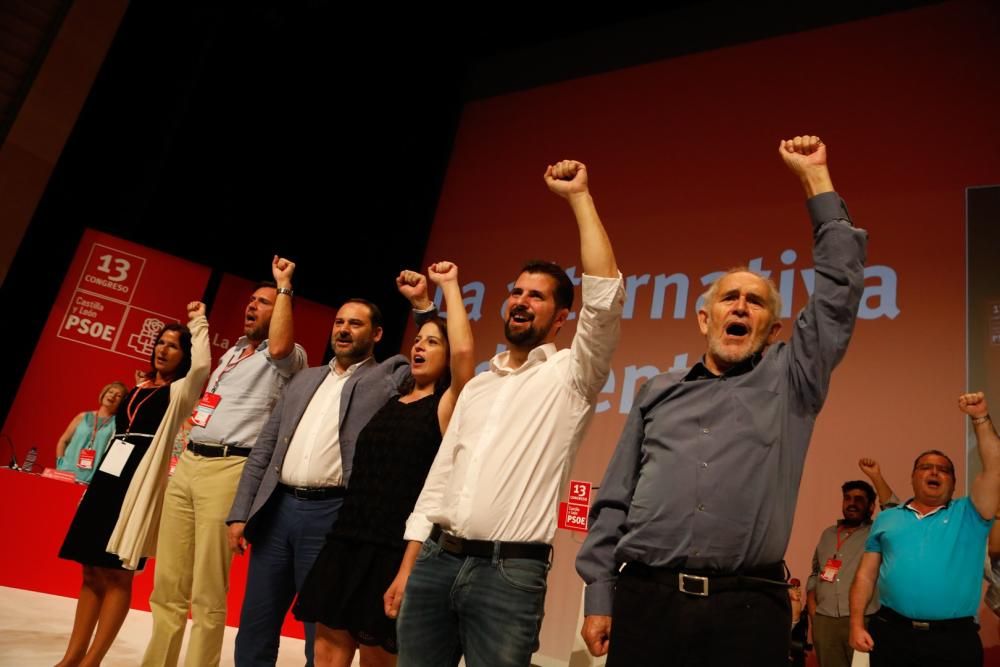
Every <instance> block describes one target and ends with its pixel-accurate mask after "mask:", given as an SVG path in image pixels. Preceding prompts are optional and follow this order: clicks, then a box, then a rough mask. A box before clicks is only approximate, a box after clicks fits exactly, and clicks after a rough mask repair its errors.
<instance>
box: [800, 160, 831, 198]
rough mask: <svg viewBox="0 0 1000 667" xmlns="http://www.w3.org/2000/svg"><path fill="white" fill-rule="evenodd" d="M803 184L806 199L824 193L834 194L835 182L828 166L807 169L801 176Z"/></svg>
mask: <svg viewBox="0 0 1000 667" xmlns="http://www.w3.org/2000/svg"><path fill="white" fill-rule="evenodd" d="M799 181H800V182H801V183H802V190H803V191H804V192H805V193H806V197H815V196H816V195H821V194H823V193H824V192H833V181H832V180H831V179H830V170H829V169H827V167H826V165H823V166H821V167H815V168H813V169H807V170H806V171H804V172H803V173H802V174H801V175H800V176H799Z"/></svg>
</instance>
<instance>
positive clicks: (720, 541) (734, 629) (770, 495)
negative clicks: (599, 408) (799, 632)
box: [577, 136, 867, 667]
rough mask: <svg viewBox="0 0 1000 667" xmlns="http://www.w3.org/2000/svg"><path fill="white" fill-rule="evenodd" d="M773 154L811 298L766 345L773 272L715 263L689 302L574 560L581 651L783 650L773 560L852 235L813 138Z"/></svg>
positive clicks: (845, 299) (768, 658)
mask: <svg viewBox="0 0 1000 667" xmlns="http://www.w3.org/2000/svg"><path fill="white" fill-rule="evenodd" d="M779 153H780V155H781V157H782V159H783V160H784V162H785V164H786V165H787V166H788V167H789V168H790V169H791V170H792V172H793V173H794V174H795V175H796V176H797V177H798V178H799V180H800V182H801V183H802V186H803V188H804V190H805V192H806V196H807V197H808V201H807V207H808V210H809V214H810V217H811V218H812V226H813V238H814V246H813V255H814V260H815V271H814V274H813V275H814V280H813V286H812V295H811V297H810V299H809V303H808V304H807V305H806V307H805V308H804V309H803V310H802V312H801V313H799V315H798V317H797V318H796V320H795V322H794V325H793V330H794V331H793V334H792V337H791V341H790V342H788V343H784V342H776V340H777V336H778V333H779V331H780V329H781V322H780V321H779V319H778V313H780V312H781V310H780V304H779V295H778V293H777V290H776V289H775V288H774V285H773V283H771V282H770V281H768V280H766V279H765V278H763V277H761V276H759V275H756V274H754V273H752V272H750V271H747V270H745V269H738V270H733V271H729V272H727V273H725V274H724V275H723V276H722V277H721V278H719V280H717V281H716V282H715V283H713V285H712V286H711V287H710V289H709V291H708V292H707V293H706V295H705V300H704V305H703V306H702V308H701V309H700V310H699V312H698V323H699V327H700V329H701V332H702V333H703V334H704V335H705V337H706V341H707V344H708V350H707V351H706V353H705V356H704V358H703V360H702V362H700V363H698V364H696V365H695V366H694V368H692V369H690V370H689V371H686V372H685V371H680V372H671V373H666V374H663V375H659V376H657V377H655V378H653V379H651V380H650V381H649V382H647V383H646V385H645V386H644V387H643V389H642V390H641V392H640V394H639V396H638V397H637V399H636V402H635V405H634V407H633V409H632V412H631V413H630V414H629V417H628V420H627V422H626V425H625V429H624V432H623V433H622V436H621V439H620V441H619V443H618V447H617V449H616V451H615V453H614V456H613V458H612V460H611V462H610V464H609V466H608V470H607V472H606V474H605V477H604V481H603V482H602V484H601V490H600V493H599V494H598V496H597V500H596V502H595V504H594V507H593V510H592V511H591V531H590V534H589V535H588V536H587V540H586V542H585V543H584V546H583V548H582V549H581V551H580V554H579V557H578V559H577V570H578V571H579V572H580V575H581V576H582V577H583V579H584V581H585V582H586V583H587V589H586V595H585V610H584V613H585V615H586V619H585V622H584V627H583V637H584V640H585V641H586V642H587V646H588V648H589V650H590V651H591V653H593V654H594V655H602V654H604V653H606V652H609V649H610V653H609V656H608V663H607V664H608V665H609V666H611V667H613V666H615V665H629V666H634V665H645V664H659V663H661V662H662V660H663V656H670V658H671V660H672V661H671V663H670V664H678V665H716V664H733V665H736V664H739V665H768V666H773V665H778V664H782V663H783V662H786V661H787V659H788V647H789V627H790V620H791V615H790V608H789V602H788V595H787V592H786V586H785V584H784V581H785V578H786V577H785V570H784V565H783V562H782V559H783V557H784V553H785V548H786V547H787V544H788V538H789V535H790V533H791V529H792V517H793V515H794V512H795V502H796V498H797V496H798V489H799V481H800V478H801V475H802V467H803V465H804V463H805V456H806V449H807V447H808V445H809V439H810V436H811V435H812V430H813V424H814V423H815V419H816V415H817V414H818V413H819V410H820V408H821V407H822V405H823V402H824V400H825V398H826V393H827V388H828V386H829V382H830V376H831V373H832V371H833V368H834V366H836V365H837V363H838V362H839V361H840V359H841V358H842V357H843V355H844V353H845V351H846V349H847V344H848V341H849V340H850V337H851V332H852V331H853V328H854V321H855V318H856V315H857V310H858V304H859V302H860V299H861V294H862V288H863V279H864V260H865V248H866V245H867V235H866V234H865V232H863V231H861V230H859V229H856V228H855V227H854V226H853V225H852V224H851V221H850V218H849V216H848V213H847V208H846V206H845V205H844V203H843V201H842V200H841V199H840V197H838V196H837V194H836V193H835V192H834V191H833V184H832V182H831V180H830V175H829V171H828V169H827V165H826V147H825V146H824V145H823V143H822V142H821V141H820V140H819V138H818V137H812V136H806V137H796V138H795V139H792V140H787V141H782V142H781V143H780V145H779ZM765 351H766V354H765ZM622 565H624V568H623V569H621V566H622ZM620 569H621V571H620V572H619V570H620ZM612 618H614V623H613V625H612Z"/></svg>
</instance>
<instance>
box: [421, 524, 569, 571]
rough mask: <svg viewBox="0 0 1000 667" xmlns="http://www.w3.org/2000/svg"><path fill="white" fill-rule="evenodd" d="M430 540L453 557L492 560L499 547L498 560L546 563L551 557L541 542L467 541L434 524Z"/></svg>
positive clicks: (548, 547)
mask: <svg viewBox="0 0 1000 667" xmlns="http://www.w3.org/2000/svg"><path fill="white" fill-rule="evenodd" d="M431 540H433V541H434V542H437V544H438V546H440V547H441V549H442V550H443V551H447V552H448V553H450V554H451V555H453V556H474V557H476V558H493V554H494V552H495V551H496V549H497V546H496V545H497V544H499V545H500V550H499V553H497V557H498V558H530V559H532V560H541V561H545V562H548V561H549V557H550V556H551V555H552V547H551V546H550V545H548V544H543V543H541V542H493V541H491V540H467V539H464V538H461V537H456V536H455V535H452V534H451V533H446V532H445V531H444V530H442V529H441V526H439V525H437V524H434V528H433V530H431Z"/></svg>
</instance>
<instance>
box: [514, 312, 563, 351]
mask: <svg viewBox="0 0 1000 667" xmlns="http://www.w3.org/2000/svg"><path fill="white" fill-rule="evenodd" d="M515 312H521V311H515ZM512 315H513V312H512V313H510V314H508V315H507V320H506V321H505V322H504V323H503V335H504V338H506V339H507V342H508V343H510V344H511V345H516V346H517V347H537V346H538V345H540V344H541V342H542V341H543V340H545V337H546V336H548V335H549V331H550V330H551V329H552V322H549V324H548V326H545V327H536V326H535V320H534V319H532V320H530V321H529V322H527V324H528V326H527V327H525V328H523V329H521V330H520V331H515V330H514V329H513V328H512V326H511V324H512V320H511V316H512Z"/></svg>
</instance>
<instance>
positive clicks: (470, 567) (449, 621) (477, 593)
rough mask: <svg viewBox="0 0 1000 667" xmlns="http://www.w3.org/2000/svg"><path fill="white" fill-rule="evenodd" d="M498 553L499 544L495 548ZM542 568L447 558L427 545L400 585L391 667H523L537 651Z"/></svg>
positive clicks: (513, 561) (517, 561) (532, 563)
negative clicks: (462, 663) (462, 659)
mask: <svg viewBox="0 0 1000 667" xmlns="http://www.w3.org/2000/svg"><path fill="white" fill-rule="evenodd" d="M497 546H498V548H499V545H497ZM548 571H549V563H547V562H545V561H540V560H534V559H528V558H504V559H501V558H498V557H497V556H496V555H495V554H494V556H493V558H474V557H471V556H466V557H461V556H453V555H451V554H449V553H447V552H445V551H442V549H441V547H440V546H438V545H437V544H436V543H434V542H431V541H430V540H428V541H427V542H425V543H424V545H423V547H422V548H421V550H420V555H419V556H418V557H417V563H416V565H415V566H414V567H413V572H412V573H411V574H410V578H409V580H408V581H407V584H406V593H405V595H404V596H403V606H402V609H400V615H399V621H398V623H397V626H396V636H397V638H398V640H399V663H398V664H399V667H425V666H426V667H442V666H443V665H455V664H458V660H459V657H461V656H462V655H464V656H465V664H466V665H467V666H468V667H527V666H528V665H530V664H531V654H532V653H534V652H535V651H536V650H537V649H538V630H539V628H540V627H541V625H542V615H543V614H544V612H545V580H546V578H547V577H548Z"/></svg>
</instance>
